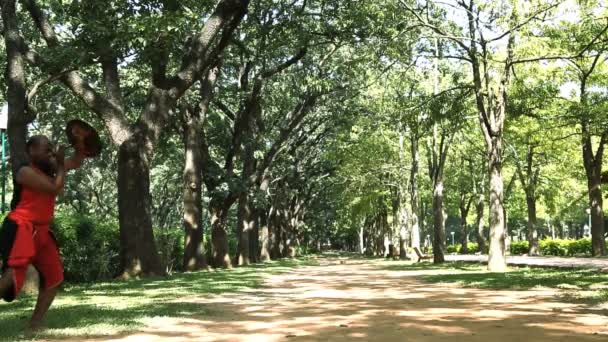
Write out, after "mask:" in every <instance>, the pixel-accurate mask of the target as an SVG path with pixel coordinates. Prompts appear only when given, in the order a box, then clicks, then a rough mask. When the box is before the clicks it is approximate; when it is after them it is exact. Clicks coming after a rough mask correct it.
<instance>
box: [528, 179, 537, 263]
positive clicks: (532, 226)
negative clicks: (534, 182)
mask: <svg viewBox="0 0 608 342" xmlns="http://www.w3.org/2000/svg"><path fill="white" fill-rule="evenodd" d="M526 204H527V205H528V234H527V239H528V245H529V249H528V255H539V254H540V248H539V246H538V232H537V231H536V227H537V219H536V195H535V194H534V190H533V189H528V191H527V194H526Z"/></svg>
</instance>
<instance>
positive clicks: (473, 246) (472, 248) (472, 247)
mask: <svg viewBox="0 0 608 342" xmlns="http://www.w3.org/2000/svg"><path fill="white" fill-rule="evenodd" d="M458 252H459V253H461V252H462V248H460V250H459V251H458ZM475 253H479V245H478V244H477V243H476V242H469V243H467V254H475Z"/></svg>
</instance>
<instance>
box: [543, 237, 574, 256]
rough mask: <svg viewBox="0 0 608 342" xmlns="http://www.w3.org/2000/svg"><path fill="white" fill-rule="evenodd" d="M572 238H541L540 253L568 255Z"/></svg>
mask: <svg viewBox="0 0 608 342" xmlns="http://www.w3.org/2000/svg"><path fill="white" fill-rule="evenodd" d="M570 241H571V240H548V239H547V240H540V241H539V247H540V254H542V255H552V256H567V255H568V249H569V246H570Z"/></svg>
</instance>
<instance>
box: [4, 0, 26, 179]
mask: <svg viewBox="0 0 608 342" xmlns="http://www.w3.org/2000/svg"><path fill="white" fill-rule="evenodd" d="M1 24H4V44H5V47H6V62H7V64H6V74H5V77H6V85H7V90H6V97H7V98H6V100H7V102H8V141H9V149H10V158H11V165H12V171H13V175H14V174H15V173H16V171H17V168H18V167H20V166H21V165H22V164H23V163H26V162H27V160H28V159H27V155H26V148H25V143H26V141H27V125H28V123H29V122H31V120H32V119H33V117H30V118H28V117H27V115H26V111H27V103H26V90H27V86H26V83H25V69H24V66H23V55H22V54H21V49H20V48H19V46H20V42H19V36H20V34H19V24H18V21H17V15H16V12H15V1H14V0H8V1H3V2H2V23H1Z"/></svg>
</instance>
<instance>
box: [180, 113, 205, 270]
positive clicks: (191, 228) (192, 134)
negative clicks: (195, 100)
mask: <svg viewBox="0 0 608 342" xmlns="http://www.w3.org/2000/svg"><path fill="white" fill-rule="evenodd" d="M201 130H202V125H201V123H200V122H199V120H195V119H194V118H188V120H187V122H186V124H185V127H184V140H185V141H184V143H185V149H186V160H185V163H184V204H183V205H184V223H183V224H184V230H185V239H184V260H183V268H184V271H197V270H200V269H202V268H206V267H207V261H206V260H205V251H204V246H203V243H202V242H203V207H202V206H203V201H202V193H203V180H202V168H201V164H202V157H201V152H200V146H201V141H200V140H201V134H200V131H201Z"/></svg>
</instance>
